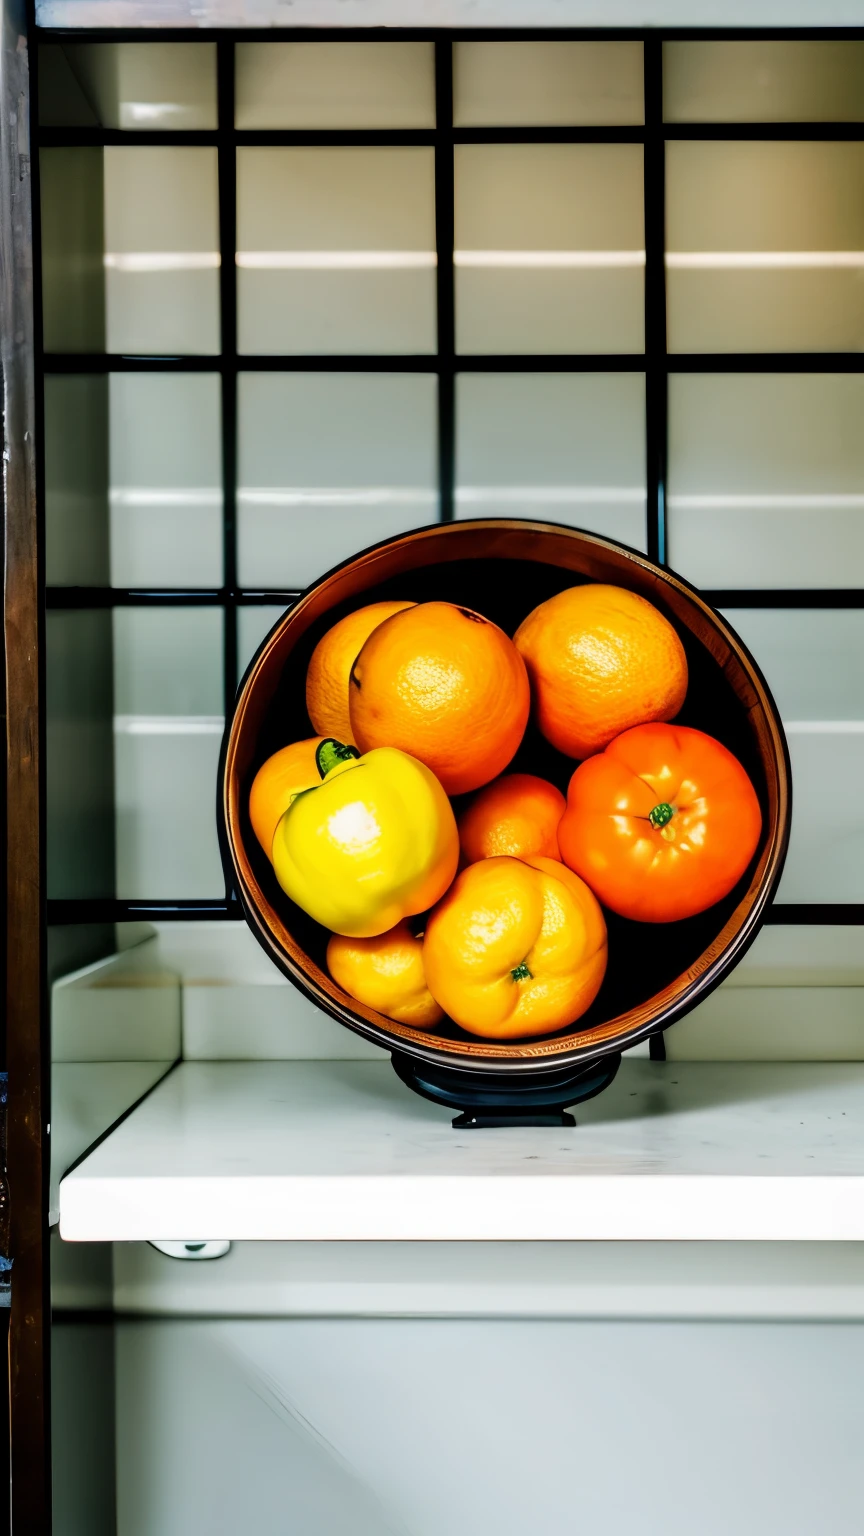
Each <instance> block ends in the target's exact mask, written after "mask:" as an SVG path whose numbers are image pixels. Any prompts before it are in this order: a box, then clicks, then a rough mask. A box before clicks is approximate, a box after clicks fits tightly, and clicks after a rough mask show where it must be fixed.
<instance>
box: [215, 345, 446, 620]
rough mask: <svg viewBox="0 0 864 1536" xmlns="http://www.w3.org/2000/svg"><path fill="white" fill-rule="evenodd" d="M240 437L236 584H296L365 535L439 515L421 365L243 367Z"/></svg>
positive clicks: (432, 406)
mask: <svg viewBox="0 0 864 1536" xmlns="http://www.w3.org/2000/svg"><path fill="white" fill-rule="evenodd" d="M239 443H240V451H239V475H240V481H239V490H238V498H237V507H238V567H239V573H240V582H241V585H242V586H244V587H249V588H252V589H257V590H261V591H278V590H283V589H284V590H293V589H295V588H300V587H305V586H307V585H308V584H309V583H310V582H311V581H314V580H315V579H316V578H317V577H318V576H321V575H323V573H324V572H325V571H326V570H329V568H330V567H331V566H333V565H337V564H338V563H339V562H340V561H341V560H345V559H347V558H348V557H349V556H351V555H354V554H357V553H358V552H359V551H360V550H361V549H365V548H366V547H367V546H368V545H370V544H375V543H377V542H378V541H379V540H380V539H385V538H389V537H390V536H391V535H393V534H395V533H401V532H402V531H403V530H405V529H407V528H417V527H421V526H422V525H424V524H426V523H432V522H435V521H437V518H438V489H437V460H436V451H437V450H436V443H437V418H436V380H435V378H434V377H433V376H432V375H430V374H379V373H376V374H361V373H337V374H333V373H307V374H302V373H245V374H241V375H240V397H239Z"/></svg>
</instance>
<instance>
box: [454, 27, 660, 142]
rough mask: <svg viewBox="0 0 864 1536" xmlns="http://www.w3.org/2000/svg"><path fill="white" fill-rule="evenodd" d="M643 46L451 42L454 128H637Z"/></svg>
mask: <svg viewBox="0 0 864 1536" xmlns="http://www.w3.org/2000/svg"><path fill="white" fill-rule="evenodd" d="M644 119H645V108H644V103H643V60H642V44H641V43H636V42H586V43H576V42H562V41H561V40H560V39H556V40H555V41H554V42H553V41H549V42H543V41H531V42H528V41H522V40H520V41H518V42H485V41H480V42H456V43H454V45H453V121H454V123H455V125H456V127H457V128H482V127H490V126H491V127H499V126H500V127H504V126H507V125H509V124H514V125H524V126H527V127H542V126H545V125H547V124H549V125H555V126H560V127H563V126H566V125H567V124H570V123H573V124H576V123H601V124H602V123H609V124H613V123H617V124H624V123H642V122H644Z"/></svg>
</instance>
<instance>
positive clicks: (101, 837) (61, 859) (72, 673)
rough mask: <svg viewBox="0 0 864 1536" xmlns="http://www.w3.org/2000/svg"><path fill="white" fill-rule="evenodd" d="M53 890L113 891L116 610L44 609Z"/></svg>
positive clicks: (56, 893)
mask: <svg viewBox="0 0 864 1536" xmlns="http://www.w3.org/2000/svg"><path fill="white" fill-rule="evenodd" d="M45 653H46V659H45V674H46V676H45V682H46V697H45V758H46V794H45V802H46V807H45V808H46V834H47V835H46V849H47V858H48V895H49V896H51V897H57V898H75V897H87V896H94V897H95V896H112V895H113V894H114V775H113V766H114V765H113V753H112V742H111V703H112V701H111V615H110V613H109V612H107V611H106V610H104V609H100V610H93V609H80V608H79V609H69V610H62V609H61V610H57V611H54V612H49V613H47V614H46V615H45Z"/></svg>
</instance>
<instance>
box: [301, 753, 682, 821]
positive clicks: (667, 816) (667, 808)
mask: <svg viewBox="0 0 864 1536" xmlns="http://www.w3.org/2000/svg"><path fill="white" fill-rule="evenodd" d="M319 750H320V749H319ZM674 815H675V811H674V809H673V807H672V806H671V805H669V804H668V803H667V802H666V801H665V800H661V801H660V804H659V805H655V807H654V809H653V811H649V812H648V820H649V821H650V823H651V825H652V827H658V828H659V827H665V825H666V823H667V822H668V821H671V820H672V817H673V816H674Z"/></svg>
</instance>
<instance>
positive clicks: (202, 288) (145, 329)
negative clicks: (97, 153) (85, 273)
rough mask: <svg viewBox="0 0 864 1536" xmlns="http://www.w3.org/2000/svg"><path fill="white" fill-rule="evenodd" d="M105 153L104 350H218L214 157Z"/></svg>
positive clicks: (179, 152) (200, 152) (210, 153)
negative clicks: (105, 348) (105, 347)
mask: <svg viewBox="0 0 864 1536" xmlns="http://www.w3.org/2000/svg"><path fill="white" fill-rule="evenodd" d="M103 153H104V156H105V256H104V260H105V286H106V296H105V297H106V346H107V349H108V351H109V352H131V353H160V352H165V353H172V352H181V353H182V352H192V353H195V352H198V353H212V352H218V351H219V264H220V252H219V211H218V201H219V200H218V191H217V177H216V150H215V149H211V148H207V147H201V146H195V147H189V148H187V147H185V146H184V147H179V146H177V145H171V146H165V147H162V146H160V145H157V146H152V145H146V146H145V145H135V146H134V147H129V148H127V147H126V146H125V145H121V146H117V145H109V146H108V147H107V148H106V149H105V150H104V151H103Z"/></svg>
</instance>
